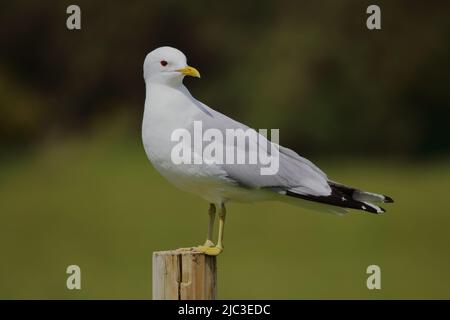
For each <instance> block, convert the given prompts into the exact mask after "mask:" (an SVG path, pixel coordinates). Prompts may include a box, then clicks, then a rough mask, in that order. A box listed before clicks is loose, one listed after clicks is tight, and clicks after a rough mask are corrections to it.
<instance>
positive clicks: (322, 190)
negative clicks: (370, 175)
mask: <svg viewBox="0 0 450 320" xmlns="http://www.w3.org/2000/svg"><path fill="white" fill-rule="evenodd" d="M198 103H199V104H201V107H202V109H204V110H206V111H207V112H203V113H202V115H201V120H202V121H203V126H204V128H205V129H206V128H215V129H219V130H220V131H221V132H222V133H223V134H224V136H226V134H225V131H226V129H243V130H247V129H249V127H247V126H246V125H244V124H242V123H240V122H238V121H235V120H233V119H231V118H229V117H227V116H225V115H223V114H221V113H220V112H217V111H215V110H214V109H211V108H209V107H208V106H206V105H205V104H203V103H201V102H198ZM257 137H258V139H257V140H256V141H253V142H254V143H250V144H247V145H246V146H245V149H242V148H239V146H236V144H235V143H233V142H234V141H232V142H230V141H224V143H225V144H226V148H227V149H233V152H234V153H235V154H237V153H244V154H245V157H246V158H245V159H248V157H249V154H251V153H255V152H256V153H257V152H258V150H259V149H260V148H262V150H265V151H267V150H268V151H269V154H271V150H272V151H273V150H275V149H276V151H277V152H276V153H277V158H278V170H275V171H274V174H269V175H263V174H262V173H261V169H262V168H264V167H267V165H265V164H262V163H261V162H260V161H258V162H257V163H256V164H223V165H222V166H223V169H224V170H225V171H226V173H227V175H228V177H229V178H231V179H233V180H234V181H236V183H238V184H240V185H242V186H245V187H249V188H274V189H275V190H279V191H283V190H290V191H292V192H296V193H301V194H307V195H316V196H327V195H329V194H330V193H331V188H330V186H329V184H328V178H327V176H326V175H325V173H324V172H323V171H321V170H320V169H319V168H318V167H317V166H315V165H314V164H313V163H312V162H311V161H309V160H307V159H305V158H303V157H301V156H299V155H298V154H297V153H295V152H294V151H292V150H290V149H288V148H285V147H282V146H279V145H278V144H275V143H271V142H269V141H267V139H266V138H265V137H263V136H262V135H259V134H258V133H257Z"/></svg>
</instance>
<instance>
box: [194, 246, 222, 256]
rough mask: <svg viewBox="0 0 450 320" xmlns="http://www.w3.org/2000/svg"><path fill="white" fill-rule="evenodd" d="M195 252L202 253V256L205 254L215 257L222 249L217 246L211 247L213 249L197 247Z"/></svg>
mask: <svg viewBox="0 0 450 320" xmlns="http://www.w3.org/2000/svg"><path fill="white" fill-rule="evenodd" d="M197 250H198V251H200V252H203V253H204V254H206V255H208V256H217V255H219V254H220V253H221V252H222V251H223V248H222V247H219V246H213V247H208V246H198V247H197Z"/></svg>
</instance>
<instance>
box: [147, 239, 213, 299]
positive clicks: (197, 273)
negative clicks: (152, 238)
mask: <svg viewBox="0 0 450 320" xmlns="http://www.w3.org/2000/svg"><path fill="white" fill-rule="evenodd" d="M216 272H217V266H216V257H213V256H207V255H205V254H204V253H202V252H199V251H197V250H195V249H194V248H187V249H177V250H171V251H157V252H153V276H152V277H153V294H152V295H153V299H154V300H214V299H215V298H216V282H217V274H216Z"/></svg>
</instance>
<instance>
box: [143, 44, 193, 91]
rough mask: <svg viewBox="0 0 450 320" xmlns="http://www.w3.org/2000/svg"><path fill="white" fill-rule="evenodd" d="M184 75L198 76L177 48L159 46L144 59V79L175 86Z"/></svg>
mask: <svg viewBox="0 0 450 320" xmlns="http://www.w3.org/2000/svg"><path fill="white" fill-rule="evenodd" d="M185 76H192V77H197V78H200V73H199V72H198V71H197V69H195V68H193V67H190V66H188V65H187V63H186V56H185V55H184V54H183V52H181V51H180V50H178V49H175V48H172V47H160V48H157V49H155V50H153V51H152V52H150V53H149V54H148V55H147V57H145V61H144V79H145V81H146V82H149V83H159V84H167V85H171V86H176V85H179V84H181V82H182V81H183V78H184V77H185Z"/></svg>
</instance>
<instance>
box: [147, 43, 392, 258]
mask: <svg viewBox="0 0 450 320" xmlns="http://www.w3.org/2000/svg"><path fill="white" fill-rule="evenodd" d="M185 76H193V77H198V78H200V73H199V72H198V71H197V70H196V69H195V68H193V67H190V66H188V65H187V62H186V56H185V55H184V54H183V53H182V52H181V51H179V50H177V49H175V48H171V47H161V48H157V49H155V50H153V51H152V52H150V53H149V54H148V55H147V57H146V58H145V61H144V80H145V85H146V98H145V111H144V118H143V125H142V139H143V144H144V148H145V152H146V154H147V156H148V158H149V160H150V161H151V163H152V164H153V166H154V167H155V168H156V170H158V171H159V172H160V173H161V174H162V175H163V176H164V177H165V178H166V179H167V180H169V181H170V182H171V183H173V184H174V185H175V186H177V187H179V188H180V189H182V190H186V191H189V192H193V193H196V194H198V195H199V196H200V197H202V198H203V199H205V200H206V201H208V202H209V203H210V207H209V225H208V233H207V239H206V242H205V243H204V245H202V246H199V247H198V249H199V250H201V251H202V252H205V253H206V254H208V255H218V254H219V253H221V252H222V250H223V230H224V223H225V213H226V212H225V204H226V203H227V202H229V201H239V202H247V201H248V202H251V201H262V200H277V201H283V202H289V203H293V204H296V205H299V206H302V207H306V208H310V209H316V210H319V211H326V212H332V213H337V214H343V213H346V212H347V210H346V208H351V209H358V210H363V211H367V212H371V213H381V212H385V210H384V209H383V208H381V207H379V206H377V205H375V204H373V203H372V202H393V200H392V198H390V197H388V196H385V195H381V194H375V193H370V192H365V191H361V190H359V189H356V188H352V187H348V186H346V185H343V184H340V183H336V182H333V181H331V180H330V179H329V178H328V177H327V175H326V174H325V173H324V172H323V171H322V170H320V169H319V168H318V167H317V166H315V165H314V164H313V163H312V162H311V161H309V160H307V159H305V158H303V157H301V156H299V155H298V154H297V153H296V152H294V151H292V150H290V149H288V148H284V147H282V146H278V145H277V146H278V147H279V149H278V151H279V169H278V172H277V173H276V174H273V175H261V173H260V169H261V164H226V163H225V164H220V163H207V161H203V162H201V163H192V164H189V163H181V164H177V163H174V161H173V158H172V151H173V148H174V146H175V145H176V144H177V142H176V141H174V140H173V136H172V134H173V133H174V131H175V130H178V129H185V130H187V131H188V132H191V133H193V131H194V121H201V123H202V125H203V128H204V129H211V128H214V129H218V130H219V131H220V132H222V133H224V135H225V131H226V130H227V129H239V128H241V129H244V130H246V129H248V127H247V126H246V125H244V124H241V123H239V122H237V121H235V120H233V119H231V118H229V117H227V116H225V115H223V114H221V113H219V112H217V111H215V110H213V109H212V108H210V107H208V106H207V105H205V104H204V103H202V102H200V101H198V100H196V99H195V98H194V97H192V95H191V94H190V93H189V91H188V89H187V88H186V87H185V86H184V85H183V78H184V77H185ZM259 138H261V137H259ZM264 139H265V138H262V141H265V140H264ZM222 143H223V147H224V149H229V148H232V149H233V148H234V149H236V148H239V147H236V146H234V145H230V144H229V142H228V141H222ZM235 151H236V152H244V153H249V152H252V150H248V149H245V150H242V149H241V150H235ZM253 151H255V150H253ZM191 152H192V155H190V156H192V157H193V158H197V159H198V158H200V159H202V157H204V154H201V153H198V152H197V151H196V150H191ZM204 160H205V159H204ZM216 207H218V208H219V210H218V211H219V213H218V215H219V235H218V241H217V245H214V243H213V241H212V234H213V227H214V219H215V213H216Z"/></svg>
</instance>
